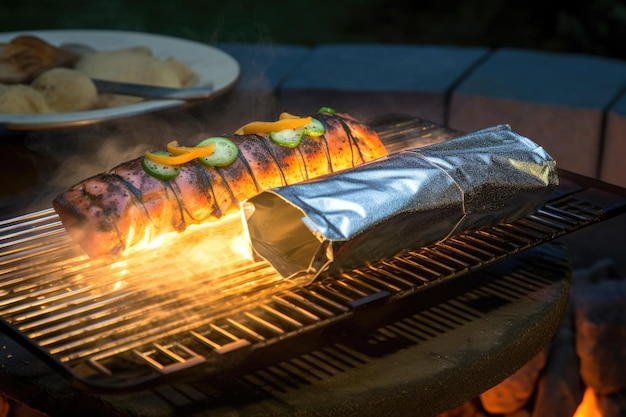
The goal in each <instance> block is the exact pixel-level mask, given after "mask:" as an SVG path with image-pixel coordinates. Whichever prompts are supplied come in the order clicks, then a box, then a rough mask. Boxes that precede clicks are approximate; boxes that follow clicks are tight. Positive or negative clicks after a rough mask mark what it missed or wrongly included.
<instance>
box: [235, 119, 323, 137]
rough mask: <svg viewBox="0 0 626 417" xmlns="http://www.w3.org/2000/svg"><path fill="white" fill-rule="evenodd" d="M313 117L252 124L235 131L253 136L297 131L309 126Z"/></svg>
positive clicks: (238, 133)
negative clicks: (287, 130) (290, 130)
mask: <svg viewBox="0 0 626 417" xmlns="http://www.w3.org/2000/svg"><path fill="white" fill-rule="evenodd" d="M312 119H313V118H312V117H310V116H309V117H298V118H293V119H292V118H283V119H280V120H277V121H275V122H250V123H248V124H246V125H243V126H241V127H240V128H239V129H237V130H236V131H235V134H237V135H251V134H254V133H271V132H279V131H281V130H285V129H297V128H299V127H303V126H306V125H308V124H309V123H310V122H311V120H312Z"/></svg>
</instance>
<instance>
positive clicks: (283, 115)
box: [278, 111, 302, 120]
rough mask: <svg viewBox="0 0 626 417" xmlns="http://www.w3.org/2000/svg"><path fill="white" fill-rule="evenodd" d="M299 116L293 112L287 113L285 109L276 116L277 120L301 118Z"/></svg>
mask: <svg viewBox="0 0 626 417" xmlns="http://www.w3.org/2000/svg"><path fill="white" fill-rule="evenodd" d="M301 118H302V117H301V116H296V115H295V114H291V113H287V112H286V111H285V112H282V113H281V114H280V116H278V119H279V120H283V119H301Z"/></svg>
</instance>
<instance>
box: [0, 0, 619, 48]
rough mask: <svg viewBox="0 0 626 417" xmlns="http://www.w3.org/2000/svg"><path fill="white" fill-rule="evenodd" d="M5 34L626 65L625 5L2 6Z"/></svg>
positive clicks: (228, 2)
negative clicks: (508, 54) (376, 46)
mask: <svg viewBox="0 0 626 417" xmlns="http://www.w3.org/2000/svg"><path fill="white" fill-rule="evenodd" d="M0 28H1V29H0V31H2V32H9V31H14V30H28V29H70V28H73V29H115V30H137V31H144V32H152V33H161V34H166V35H171V36H177V37H182V38H187V39H193V40H198V41H201V42H206V43H213V42H233V41H234V42H276V43H295V44H305V45H316V44H321V43H326V42H383V43H384V42H394V43H418V44H435V45H458V46H488V47H505V46H509V47H519V48H529V49H540V50H549V51H560V52H574V53H583V54H591V55H599V56H606V57H613V58H619V59H626V1H624V0H526V1H520V0H515V1H504V0H473V1H467V0H465V1H463V0H424V1H419V0H417V1H416V0H359V1H356V0H336V1H324V0H316V1H310V0H306V1H297V0H293V1H285V0H268V1H261V0H202V1H200V0H183V1H158V0H155V1H146V0H141V1H138V0H134V1H133V0H92V1H84V0H70V1H52V0H30V1H29V0H2V1H0Z"/></svg>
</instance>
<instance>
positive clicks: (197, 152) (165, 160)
mask: <svg viewBox="0 0 626 417" xmlns="http://www.w3.org/2000/svg"><path fill="white" fill-rule="evenodd" d="M177 145H178V142H176V141H172V142H170V143H168V144H167V149H168V152H169V153H171V154H173V155H158V154H154V153H152V152H146V158H148V159H149V160H151V161H152V162H156V163H157V164H163V165H180V164H184V163H185V162H189V161H191V160H193V159H196V158H200V157H202V156H209V155H211V154H212V153H213V150H214V148H215V145H209V146H198V147H179V146H177ZM182 149H185V152H182ZM172 151H174V152H172Z"/></svg>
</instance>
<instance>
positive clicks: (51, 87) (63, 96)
mask: <svg viewBox="0 0 626 417" xmlns="http://www.w3.org/2000/svg"><path fill="white" fill-rule="evenodd" d="M31 87H33V88H34V89H35V90H38V91H39V92H41V94H42V95H43V96H44V99H45V100H46V103H47V104H48V107H49V108H50V110H51V111H52V112H59V113H62V112H74V111H83V110H89V109H91V108H93V107H95V105H96V102H97V101H98V90H97V89H96V86H95V84H94V83H93V81H91V78H89V77H87V76H86V75H85V74H83V73H82V72H80V71H76V70H73V69H69V68H61V67H59V68H52V69H49V70H48V71H45V72H44V73H43V74H41V75H40V76H38V77H37V78H35V80H34V81H33V82H32V83H31Z"/></svg>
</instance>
